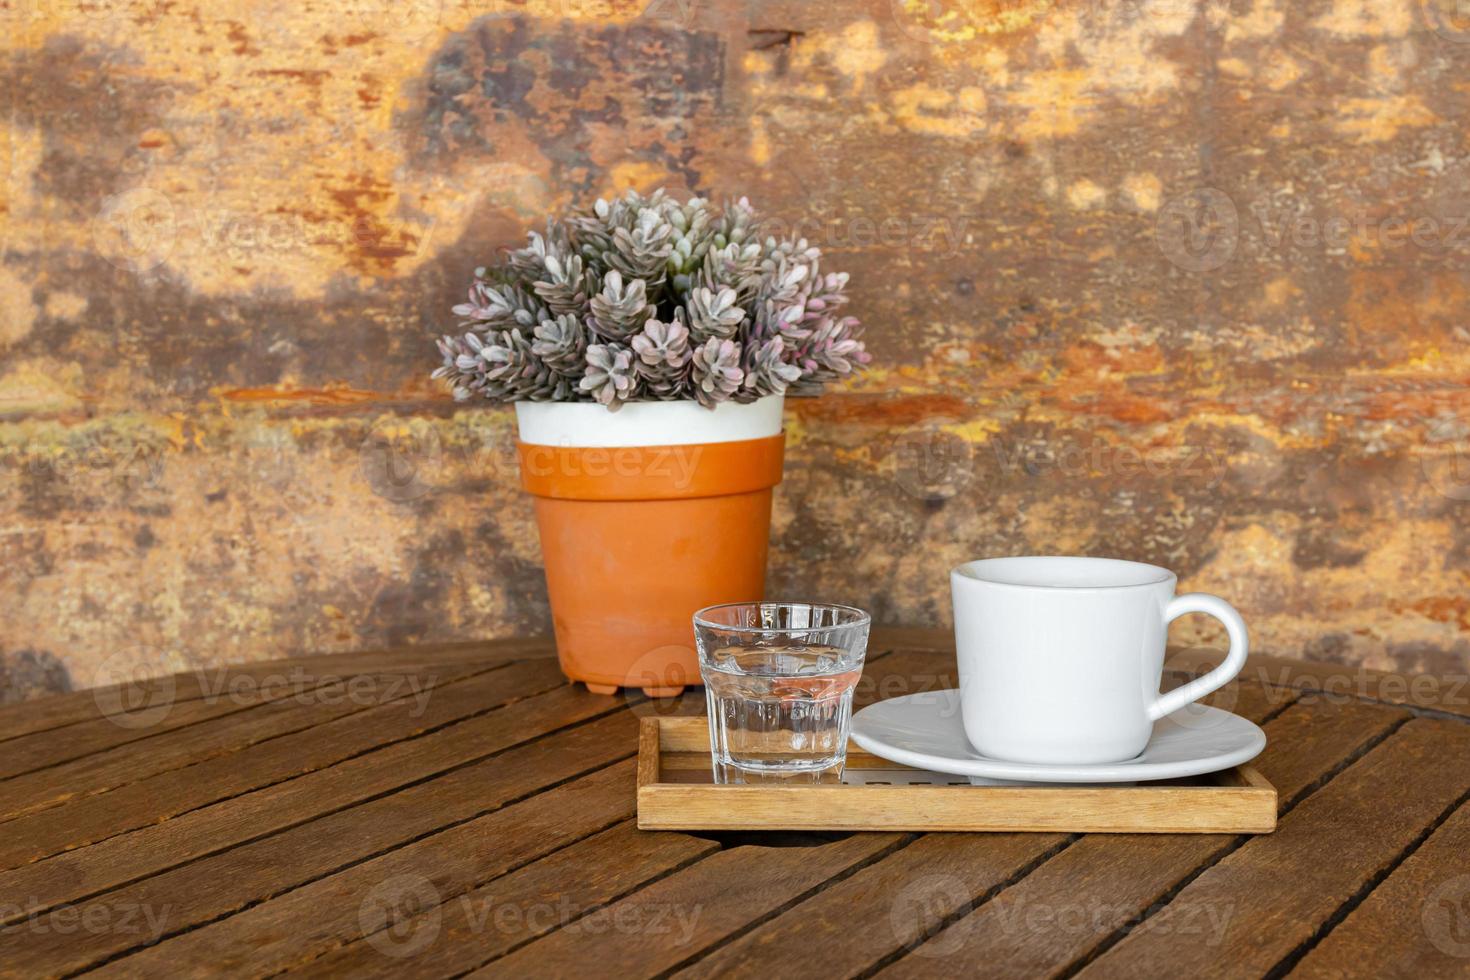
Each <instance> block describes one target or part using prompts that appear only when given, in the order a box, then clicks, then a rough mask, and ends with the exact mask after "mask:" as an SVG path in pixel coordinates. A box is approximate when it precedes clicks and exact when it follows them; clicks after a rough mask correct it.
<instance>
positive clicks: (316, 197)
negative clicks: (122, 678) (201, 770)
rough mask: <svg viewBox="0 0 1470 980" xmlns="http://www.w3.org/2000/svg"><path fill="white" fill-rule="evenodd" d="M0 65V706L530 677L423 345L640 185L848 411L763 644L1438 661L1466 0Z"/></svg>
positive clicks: (1466, 621) (1461, 495) (592, 15)
mask: <svg viewBox="0 0 1470 980" xmlns="http://www.w3.org/2000/svg"><path fill="white" fill-rule="evenodd" d="M0 24H3V27H4V30H3V33H0V92H3V93H4V99H5V110H6V111H5V115H4V117H3V118H0V133H3V137H4V138H3V140H0V153H3V159H0V177H3V185H0V212H3V225H0V229H3V231H0V234H3V237H0V530H3V534H0V622H3V628H0V699H13V698H17V697H24V696H28V695H29V694H31V693H34V692H36V691H40V690H45V689H61V688H65V687H67V686H75V687H83V686H87V685H89V684H92V683H94V682H96V681H97V680H98V679H99V678H103V677H106V676H109V673H108V672H109V671H112V672H116V671H117V670H119V669H129V670H131V669H140V670H165V669H170V668H175V669H182V668H187V667H191V666H195V665H200V664H213V663H217V662H220V661H226V660H252V659H264V658H270V657H275V656H279V655H283V654H286V653H288V652H297V651H336V650H346V649H353V648H361V647H369V646H378V645H382V644H398V643H411V642H429V641H439V640H450V639H469V638H476V637H490V636H498V635H504V634H510V633H515V632H519V631H527V630H543V629H545V628H546V626H547V608H546V600H545V596H544V592H543V587H542V584H541V580H540V577H539V566H538V561H539V551H538V546H537V542H536V535H535V530H534V526H533V524H532V522H531V516H530V510H529V507H528V506H527V503H526V502H525V501H524V500H523V499H522V498H521V496H520V495H519V494H518V492H517V490H516V479H515V473H514V468H513V465H512V458H511V456H510V449H511V446H510V437H511V429H510V417H509V414H508V413H507V412H505V411H503V410H493V409H491V410H487V409H480V408H471V409H465V408H459V407H456V406H454V405H453V404H452V403H451V402H449V401H448V400H447V398H446V397H445V395H444V394H443V393H442V392H441V391H439V390H438V389H437V388H436V387H435V386H434V385H432V384H430V383H429V382H428V381H427V374H428V371H429V370H430V369H431V368H432V367H433V364H434V355H433V351H432V347H431V343H430V340H431V337H432V336H433V334H434V333H435V331H436V330H437V329H439V328H440V327H443V326H445V325H447V324H448V322H449V319H450V318H449V316H448V313H447V311H448V308H449V307H450V306H451V305H452V304H453V303H454V302H456V301H457V300H458V299H459V296H460V294H461V292H462V289H463V287H464V284H465V282H466V280H467V277H468V275H469V272H470V270H471V269H472V268H473V267H474V266H475V265H477V264H479V263H480V262H482V261H483V260H484V259H485V258H486V257H487V256H489V255H491V253H492V250H493V249H494V248H496V247H497V246H499V245H502V244H507V243H511V242H514V241H516V240H518V239H519V238H520V236H521V235H522V233H523V231H524V230H525V229H526V228H527V227H529V226H530V225H532V224H534V223H535V222H536V221H537V220H538V218H539V216H541V215H542V214H543V213H544V212H546V211H548V210H550V209H558V208H563V207H565V206H568V205H569V204H572V203H576V202H582V201H586V200H588V199H590V198H591V197H593V196H595V195H597V194H605V193H608V192H611V191H614V190H616V189H619V188H623V187H627V186H630V185H631V186H637V187H640V188H645V189H651V188H653V187H656V186H660V185H663V186H668V187H670V188H671V189H674V190H677V191H680V192H684V191H688V190H697V191H699V192H701V193H707V194H709V195H711V196H715V197H722V196H725V195H729V194H740V193H744V194H748V195H750V196H751V198H752V199H753V200H754V201H755V202H756V203H757V205H758V206H760V207H761V208H762V209H763V210H764V211H766V212H768V213H771V214H775V215H778V216H780V217H782V218H784V219H786V220H787V221H788V222H793V221H795V220H796V219H805V223H804V224H802V225H801V229H802V231H803V232H804V233H805V234H807V235H808V237H811V238H813V239H815V240H817V241H818V242H819V243H820V244H822V245H823V246H824V247H825V248H826V249H827V250H828V252H829V254H830V256H831V258H832V260H833V263H834V265H835V267H838V268H846V269H848V270H849V271H851V272H852V274H853V283H854V287H853V293H854V296H855V312H857V313H859V314H860V315H861V316H862V317H863V319H864V320H865V322H866V323H867V329H868V334H867V336H868V340H869V344H870V348H871V349H872V351H873V352H874V353H875V355H876V356H877V366H876V368H875V370H873V371H872V372H871V373H870V374H869V375H868V376H867V377H866V378H864V379H863V380H862V381H860V382H858V383H856V384H853V385H851V386H850V387H849V388H848V389H847V390H844V391H842V392H840V393H837V394H835V395H832V396H829V397H827V398H825V399H822V400H818V401H811V402H804V403H798V404H796V405H793V406H792V407H791V409H790V411H789V413H788V424H789V431H790V437H791V438H790V450H789V456H790V461H789V466H788V474H787V475H788V478H787V481H786V483H785V484H784V486H783V487H782V489H781V491H780V493H779V497H778V505H777V516H776V527H775V531H774V535H775V539H774V548H773V553H772V562H771V570H772V593H773V594H779V595H813V596H822V597H826V598H831V599H837V600H845V601H849V602H854V603H858V604H861V605H864V606H867V607H870V608H872V609H873V610H874V611H875V613H876V615H877V617H878V618H879V619H880V620H883V621H890V622H907V623H938V622H943V621H947V619H948V612H947V608H946V607H947V602H948V599H947V584H946V579H945V575H944V572H945V570H946V569H947V568H948V567H949V566H951V565H952V564H954V563H956V562H958V561H960V560H962V559H965V558H969V557H975V556H980V555H994V554H1007V553H1016V552H1079V553H1089V554H1109V555H1119V556H1126V557H1135V558H1141V559H1146V560H1149V561H1154V562H1159V563H1163V564H1167V565H1169V566H1171V567H1173V568H1175V569H1177V570H1178V571H1179V572H1180V573H1181V576H1182V579H1183V584H1184V586H1185V587H1187V588H1193V589H1203V590H1210V591H1215V592H1218V593H1220V594H1222V595H1225V596H1227V597H1229V598H1230V599H1231V600H1232V601H1234V602H1235V603H1237V604H1238V605H1239V607H1240V608H1241V609H1242V611H1243V612H1244V613H1245V614H1246V617H1247V619H1248V620H1250V622H1251V623H1252V626H1253V631H1254V636H1255V640H1256V643H1257V645H1258V646H1259V647H1260V648H1263V649H1269V650H1271V651H1273V652H1277V653H1282V654H1288V655H1307V656H1312V657H1318V658H1326V659H1336V660H1342V661H1346V662H1364V663H1370V664H1374V665H1379V666H1382V665H1387V664H1396V665H1399V666H1402V667H1407V668H1428V669H1439V670H1463V669H1464V664H1465V663H1466V660H1467V657H1470V610H1467V602H1466V595H1467V588H1466V587H1467V581H1470V574H1467V569H1470V531H1467V530H1466V525H1467V517H1470V502H1467V501H1470V395H1467V390H1466V382H1467V380H1470V331H1467V326H1470V325H1467V317H1466V303H1467V294H1470V278H1467V269H1470V146H1467V135H1466V134H1467V130H1470V125H1467V123H1470V98H1467V96H1470V16H1466V15H1465V11H1464V10H1463V5H1460V6H1457V5H1456V3H1455V0H1229V2H1224V0H1116V2H1104V0H942V2H935V0H843V2H840V3H839V2H828V3H814V2H808V0H801V2H797V0H771V2H765V0H745V2H735V0H718V2H717V0H652V2H651V3H650V2H649V0H633V2H623V0H524V2H510V0H483V2H469V0H442V2H441V0H393V2H390V0H248V2H244V3H241V2H239V0H231V2H226V0H0ZM1191 629H1192V630H1197V631H1199V632H1198V633H1197V634H1191V633H1189V632H1188V631H1189V630H1191ZM1208 629H1209V625H1208V624H1207V623H1203V622H1202V623H1199V624H1193V623H1191V624H1189V626H1188V627H1183V628H1180V629H1179V630H1177V631H1176V634H1175V636H1176V638H1178V639H1181V640H1187V639H1189V638H1190V637H1191V636H1192V635H1194V636H1199V637H1207V636H1208V635H1209V634H1208V633H1207V632H1206V631H1207V630H1208Z"/></svg>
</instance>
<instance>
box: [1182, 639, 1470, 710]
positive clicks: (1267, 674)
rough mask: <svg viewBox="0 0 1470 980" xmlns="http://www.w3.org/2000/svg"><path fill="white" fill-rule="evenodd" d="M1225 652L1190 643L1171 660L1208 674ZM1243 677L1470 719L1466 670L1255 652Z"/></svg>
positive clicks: (1337, 697) (1329, 695)
mask: <svg viewBox="0 0 1470 980" xmlns="http://www.w3.org/2000/svg"><path fill="white" fill-rule="evenodd" d="M1224 657H1225V654H1224V652H1223V651H1220V650H1215V649H1210V648H1190V649H1187V650H1177V651H1171V652H1170V655H1169V664H1170V666H1171V667H1175V668H1178V669H1181V670H1189V671H1190V672H1192V673H1195V674H1203V673H1205V672H1207V671H1209V670H1212V669H1213V668H1214V667H1215V666H1217V665H1218V664H1219V663H1220V661H1221V660H1223V659H1224ZM1240 676H1241V677H1242V678H1248V679H1250V680H1254V681H1256V682H1257V683H1260V684H1267V685H1270V686H1272V687H1289V688H1295V689H1297V690H1299V691H1304V692H1305V691H1312V692H1317V694H1318V696H1320V697H1324V698H1331V699H1333V700H1339V701H1340V700H1344V699H1350V698H1366V699H1369V700H1373V701H1381V702H1383V703H1384V704H1396V705H1402V706H1404V707H1407V708H1416V709H1419V710H1422V711H1437V712H1443V713H1445V714H1450V715H1454V716H1455V717H1457V718H1465V719H1470V673H1465V672H1461V673H1459V674H1454V675H1443V676H1435V675H1431V674H1404V673H1400V672H1395V671H1387V670H1375V669H1373V668H1371V667H1363V666H1360V665H1347V664H1331V663H1321V662H1313V661H1304V660H1287V659H1285V658H1283V657H1272V656H1266V655H1261V654H1251V656H1250V657H1248V658H1247V659H1246V665H1245V668H1244V669H1243V670H1242V671H1241V672H1240Z"/></svg>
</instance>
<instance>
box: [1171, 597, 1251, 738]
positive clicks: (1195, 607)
mask: <svg viewBox="0 0 1470 980" xmlns="http://www.w3.org/2000/svg"><path fill="white" fill-rule="evenodd" d="M1188 613H1204V614H1205V615H1207V616H1214V617H1215V618H1216V619H1218V620H1219V621H1220V622H1222V623H1224V624H1225V632H1226V633H1227V634H1229V636H1230V652H1229V653H1227V654H1226V655H1225V662H1224V663H1222V664H1221V665H1220V666H1218V667H1216V668H1215V669H1214V670H1212V671H1210V672H1209V673H1208V674H1206V675H1205V676H1203V677H1196V678H1195V679H1194V680H1192V681H1190V682H1189V683H1188V684H1185V685H1184V686H1183V687H1177V688H1175V689H1174V690H1172V691H1170V692H1169V693H1168V694H1160V695H1159V696H1158V697H1156V698H1155V699H1154V701H1153V703H1152V704H1151V705H1149V708H1148V717H1149V720H1150V721H1158V720H1159V719H1160V718H1162V717H1164V716H1165V715H1168V714H1173V713H1174V712H1176V711H1178V710H1179V709H1180V708H1182V707H1184V706H1185V705H1186V704H1193V703H1194V702H1196V701H1198V700H1199V699H1200V698H1202V697H1204V696H1205V695H1206V694H1209V693H1210V692H1211V691H1215V690H1218V689H1220V688H1222V687H1224V686H1225V685H1226V684H1229V683H1230V682H1231V681H1232V680H1234V679H1235V675H1236V674H1238V673H1240V670H1241V668H1242V667H1244V666H1245V656H1246V654H1247V653H1248V652H1249V651H1250V640H1249V638H1248V637H1247V636H1246V632H1245V620H1243V619H1241V618H1240V613H1238V612H1236V611H1235V607H1233V606H1231V605H1230V603H1228V602H1226V601H1225V600H1224V599H1221V598H1220V597H1219V596H1213V595H1208V594H1206V593H1204V592H1189V593H1186V594H1185V595H1181V596H1175V597H1174V598H1173V599H1172V600H1171V601H1170V602H1169V605H1168V607H1167V608H1166V609H1165V610H1164V628H1165V629H1167V628H1168V626H1169V624H1170V623H1172V622H1174V620H1176V619H1178V618H1179V617H1180V616H1183V615H1186V614H1188Z"/></svg>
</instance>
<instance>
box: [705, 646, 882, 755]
mask: <svg viewBox="0 0 1470 980" xmlns="http://www.w3.org/2000/svg"><path fill="white" fill-rule="evenodd" d="M862 670H863V650H862V649H861V648H860V649H858V650H850V649H843V648H840V647H836V646H821V645H801V644H797V643H786V644H783V645H776V646H754V647H752V646H726V647H720V648H718V649H715V650H713V651H711V652H709V653H708V654H707V655H706V657H705V660H704V663H703V664H702V672H703V675H704V684H705V693H706V697H707V698H708V707H709V726H710V746H711V749H712V750H713V755H714V763H715V770H716V778H717V779H719V778H721V776H722V775H723V776H729V775H732V774H731V773H729V772H728V771H725V772H722V769H723V767H726V766H729V767H734V768H735V769H736V770H740V771H742V772H746V773H752V774H769V775H780V774H786V773H791V774H796V773H807V772H819V771H823V770H832V771H835V773H836V775H838V776H840V775H841V769H842V763H843V760H844V758H845V749H846V746H847V733H848V722H849V720H850V719H851V717H852V692H853V688H855V687H856V686H857V682H858V678H859V677H860V676H861V675H862ZM733 775H738V773H736V774H733ZM722 781H723V780H722Z"/></svg>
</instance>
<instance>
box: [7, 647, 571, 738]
mask: <svg viewBox="0 0 1470 980" xmlns="http://www.w3.org/2000/svg"><path fill="white" fill-rule="evenodd" d="M555 656H556V650H555V647H554V646H553V645H552V643H551V641H550V640H549V639H546V638H542V637H533V638H521V637H509V638H506V639H501V640H484V641H476V642H473V643H440V644H424V645H422V646H416V647H400V648H397V649H394V650H367V651H358V652H354V653H329V654H311V655H305V656H299V657H287V658H283V659H280V660H267V661H262V662H260V663H244V664H229V665H226V666H223V667H218V668H213V667H212V668H205V669H202V670H193V671H184V672H181V673H178V674H174V675H172V677H171V681H170V682H169V683H164V682H162V681H161V679H160V682H159V683H157V684H154V685H149V684H148V683H147V682H146V681H144V682H140V683H138V684H106V685H100V686H94V687H89V688H87V689H85V690H81V691H73V692H71V693H68V694H53V695H50V696H48V697H44V698H37V699H36V700H34V701H22V702H20V703H19V704H11V705H6V706H5V707H4V708H3V709H0V745H3V744H4V743H5V742H6V741H8V740H10V739H13V738H17V737H20V736H22V735H30V734H34V733H37V732H43V731H52V730H55V729H58V728H64V727H66V726H67V725H71V724H75V723H77V722H85V721H95V720H96V719H98V718H100V717H102V712H101V710H100V709H99V708H98V700H99V697H100V698H102V699H103V700H106V699H107V696H108V693H109V692H114V693H117V692H123V691H125V690H126V689H128V688H135V689H137V691H138V693H142V694H146V693H148V692H149V691H156V692H160V693H162V692H164V691H168V692H170V693H171V695H172V697H173V699H174V701H175V703H179V702H184V701H190V700H194V699H196V698H201V697H203V696H204V695H205V693H206V691H207V689H208V686H209V685H212V684H214V683H215V681H216V678H217V675H218V673H219V672H220V671H226V672H227V673H228V675H229V676H230V677H235V676H237V675H242V674H243V675H245V676H248V677H252V678H264V677H269V676H271V675H273V674H278V673H281V672H282V671H283V670H289V669H291V668H293V667H297V666H300V667H304V668H306V669H309V670H313V671H317V672H319V673H321V674H323V675H327V674H333V675H342V676H349V677H350V676H353V675H355V674H362V673H376V672H379V671H385V672H389V673H391V672H394V671H402V670H409V669H413V670H419V669H422V668H425V667H432V666H436V665H439V664H444V665H453V664H461V665H474V664H483V665H486V666H489V665H494V664H503V663H509V662H511V661H512V660H516V659H545V658H548V657H550V658H554V657H555Z"/></svg>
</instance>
